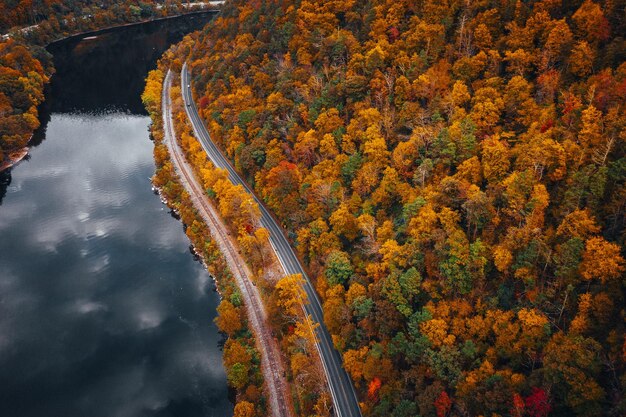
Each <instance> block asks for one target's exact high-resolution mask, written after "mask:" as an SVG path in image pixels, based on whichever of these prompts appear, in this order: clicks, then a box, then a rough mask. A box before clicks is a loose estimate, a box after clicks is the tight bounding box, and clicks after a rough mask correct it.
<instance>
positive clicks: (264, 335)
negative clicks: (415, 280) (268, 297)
mask: <svg viewBox="0 0 626 417" xmlns="http://www.w3.org/2000/svg"><path fill="white" fill-rule="evenodd" d="M171 85H172V73H171V71H168V72H167V75H166V77H165V80H164V81H163V93H162V97H161V98H162V104H161V106H162V111H163V130H164V132H163V133H164V136H163V141H164V142H165V145H166V146H167V148H168V151H169V153H170V155H171V158H172V164H173V166H174V168H175V170H176V172H177V174H178V175H179V178H180V181H181V183H182V185H183V186H184V187H185V189H186V190H187V192H188V193H189V196H190V198H191V200H192V202H193V204H194V206H195V207H196V209H198V211H199V213H200V214H201V215H202V217H203V219H204V221H205V222H206V224H207V226H208V227H209V229H210V231H211V236H212V237H213V239H214V240H215V242H216V243H217V244H218V246H219V248H220V251H221V252H222V254H223V255H224V258H225V259H226V262H227V263H228V266H229V268H230V270H231V272H232V273H233V276H234V277H235V280H236V282H237V286H238V287H239V289H240V291H241V295H242V297H243V299H244V305H245V307H246V312H247V314H248V320H250V324H251V327H252V330H253V331H254V333H255V336H256V337H255V339H256V342H257V348H258V349H259V352H261V368H262V371H263V375H264V377H265V384H266V387H267V391H268V393H267V394H268V397H269V403H270V410H271V415H272V416H273V417H291V416H292V413H291V407H290V400H289V387H288V385H287V383H286V381H285V377H284V375H285V370H284V368H283V366H284V365H283V362H282V360H281V353H280V348H279V347H278V343H277V341H276V340H275V339H274V337H273V335H272V331H271V329H270V326H269V323H268V320H267V313H266V311H265V308H264V307H263V302H262V300H261V295H260V294H259V292H258V290H257V288H256V287H255V286H254V284H253V283H252V281H251V277H252V273H251V272H250V270H249V269H248V266H247V265H246V263H245V260H244V259H243V258H242V256H241V255H240V254H239V252H238V250H237V246H236V243H235V242H233V240H232V239H231V238H230V236H229V235H228V233H227V232H226V230H227V229H226V226H225V225H224V223H223V221H222V219H221V217H220V216H219V213H218V212H217V210H216V209H215V207H214V206H213V205H212V204H211V202H210V201H209V198H208V196H207V195H206V193H205V192H204V190H203V187H202V185H201V184H200V182H199V181H198V180H197V178H196V177H195V176H194V173H193V169H192V168H191V166H190V165H189V163H188V162H187V160H186V159H185V156H184V155H183V152H182V150H181V149H180V147H179V146H178V143H177V142H176V139H175V137H176V133H175V132H174V128H173V126H172V105H171V97H170V87H171Z"/></svg>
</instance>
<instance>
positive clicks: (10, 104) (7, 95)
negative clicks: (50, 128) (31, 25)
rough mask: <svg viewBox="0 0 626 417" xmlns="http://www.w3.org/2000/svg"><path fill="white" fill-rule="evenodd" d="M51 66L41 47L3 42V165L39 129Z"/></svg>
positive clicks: (0, 70)
mask: <svg viewBox="0 0 626 417" xmlns="http://www.w3.org/2000/svg"><path fill="white" fill-rule="evenodd" d="M38 58H39V59H38ZM42 62H43V64H42ZM51 66H52V63H51V61H50V60H49V58H48V55H47V54H46V52H45V51H43V50H41V49H39V48H33V49H29V48H27V47H26V46H24V45H22V44H20V43H18V42H15V41H13V40H11V39H9V40H6V41H4V42H0V162H2V160H3V159H4V157H5V152H10V151H13V150H15V149H18V148H21V147H23V146H25V145H26V143H27V142H28V141H29V140H30V137H31V135H32V133H33V131H34V130H35V129H36V128H37V127H39V119H38V112H37V106H38V105H39V104H40V103H41V102H42V101H43V99H44V96H43V88H44V85H45V84H46V83H47V82H48V79H49V76H50V75H51V73H52V68H51Z"/></svg>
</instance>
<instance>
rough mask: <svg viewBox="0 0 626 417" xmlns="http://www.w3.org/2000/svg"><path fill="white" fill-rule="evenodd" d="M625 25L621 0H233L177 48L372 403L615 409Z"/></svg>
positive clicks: (402, 409) (404, 412)
mask: <svg viewBox="0 0 626 417" xmlns="http://www.w3.org/2000/svg"><path fill="white" fill-rule="evenodd" d="M625 24H626V19H625V16H624V3H623V2H622V1H590V0H585V1H568V2H565V1H560V0H543V1H528V2H522V1H515V0H503V1H488V0H487V1H472V2H465V1H456V0H448V1H443V2H436V1H429V0H421V1H414V2H409V1H404V0H400V1H385V0H372V1H368V2H358V1H323V2H322V1H312V0H303V1H291V0H275V1H269V0H268V1H261V0H257V1H242V0H239V1H231V2H227V3H226V4H225V5H224V6H223V9H222V11H221V14H220V16H219V17H218V18H217V19H216V20H215V21H214V22H213V23H212V24H210V25H209V26H208V27H207V28H206V29H205V30H204V31H203V32H202V33H200V34H197V35H192V37H190V38H188V39H187V40H186V41H184V45H183V46H181V47H179V49H178V50H177V58H176V59H174V63H173V64H174V65H179V66H180V63H181V62H183V61H185V60H188V61H189V65H190V67H191V71H192V74H193V82H194V89H195V90H196V93H197V103H198V105H199V107H200V113H201V115H202V116H203V117H204V119H205V120H206V123H207V125H208V127H209V131H210V133H211V135H212V138H213V139H214V140H216V141H217V142H219V143H220V144H221V147H222V149H223V150H224V151H225V153H227V155H228V157H230V159H231V160H232V161H233V162H234V164H235V166H236V168H237V169H238V170H239V171H240V172H241V173H243V174H244V175H245V177H246V179H247V180H248V181H249V183H251V184H253V185H254V188H255V190H256V191H257V193H258V194H259V195H261V196H262V198H263V200H264V202H265V203H266V205H267V206H268V207H269V208H270V209H271V210H272V211H273V212H274V213H275V214H276V216H278V218H279V219H280V220H281V221H282V222H283V224H284V225H285V227H286V229H287V230H288V231H290V239H291V240H292V242H293V243H294V245H295V246H296V247H297V250H298V253H299V255H300V257H301V258H302V259H303V260H304V261H305V263H306V265H307V267H308V269H309V271H310V272H311V275H312V276H313V277H314V278H315V282H316V288H317V291H318V293H319V294H320V296H321V298H322V299H323V307H324V317H325V324H326V325H327V327H328V329H329V330H330V332H331V334H332V337H333V341H334V345H335V346H336V348H337V349H338V350H339V351H340V352H341V353H342V356H343V360H344V365H345V368H346V369H347V371H348V373H349V375H350V376H351V378H352V380H353V382H354V384H355V386H356V389H357V391H358V393H359V398H360V401H362V412H363V414H364V415H367V416H394V417H409V416H417V415H419V416H424V417H426V416H438V417H443V416H478V415H484V416H495V415H503V416H532V417H541V416H547V415H555V416H571V415H577V416H600V415H613V416H618V415H623V414H624V412H625V411H626V408H625V407H626V403H625V402H624V384H626V368H625V359H626V343H625V339H624V325H625V318H626V317H625V310H624V295H625V294H624V289H625V284H626V282H625V280H624V271H625V266H626V264H625V262H624V238H625V235H624V222H625V211H624V210H625V203H626V187H625V186H624V181H625V179H626V155H625V149H626V148H625V147H626V133H625V132H626V130H625V129H624V127H625V123H626V113H625V110H626V109H625V107H624V104H625V101H624V99H625V97H626V64H625V63H624V58H625V54H626V43H625V42H626V41H625V40H624V38H623V35H624V33H626V27H625ZM283 330H284V331H285V332H289V331H293V328H291V330H290V329H289V328H287V327H285V328H284V329H283ZM292 365H293V363H292ZM314 414H315V411H314V409H313V408H311V409H308V410H302V415H314Z"/></svg>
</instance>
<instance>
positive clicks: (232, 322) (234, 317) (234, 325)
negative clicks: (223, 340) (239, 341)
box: [215, 299, 243, 336]
mask: <svg viewBox="0 0 626 417" xmlns="http://www.w3.org/2000/svg"><path fill="white" fill-rule="evenodd" d="M217 314H218V315H217V317H216V318H215V323H216V324H217V327H218V328H219V329H220V331H222V332H224V333H226V334H228V335H229V336H232V335H234V334H235V333H237V332H238V331H239V330H241V328H242V327H243V324H242V322H241V312H240V310H239V308H237V307H235V306H234V305H233V304H232V303H231V302H230V301H228V300H226V299H223V300H222V301H221V302H220V305H219V306H218V307H217Z"/></svg>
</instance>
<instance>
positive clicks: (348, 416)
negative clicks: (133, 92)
mask: <svg viewBox="0 0 626 417" xmlns="http://www.w3.org/2000/svg"><path fill="white" fill-rule="evenodd" d="M181 84H182V92H183V99H184V101H185V109H186V111H187V116H188V117H189V120H190V121H191V123H192V126H193V130H194V133H195V135H196V137H197V138H198V139H199V140H200V143H201V144H202V147H203V148H204V150H205V151H206V153H207V154H208V156H209V158H210V159H211V161H212V162H213V164H214V165H215V166H217V167H219V168H223V169H226V170H228V176H229V178H230V180H231V181H232V182H233V183H234V184H241V185H242V186H243V187H244V188H245V189H246V190H247V191H248V192H249V193H250V194H251V195H252V196H253V197H254V199H255V200H256V202H257V203H258V205H259V208H260V209H261V225H262V226H263V227H265V228H266V229H267V230H268V231H269V232H270V243H271V244H272V248H273V249H274V252H276V256H277V258H278V260H279V261H280V263H281V266H282V267H283V269H284V271H285V273H286V274H288V275H289V274H302V276H303V277H304V282H305V284H304V290H305V291H306V294H307V296H308V299H309V303H308V304H307V305H306V306H305V309H306V311H307V313H308V314H309V315H310V316H311V318H312V319H313V321H314V322H316V323H319V326H318V327H317V329H316V333H317V334H316V336H317V348H318V350H319V352H320V357H321V359H322V365H323V366H324V372H325V373H326V377H327V379H328V385H329V387H330V393H331V396H332V398H333V405H334V412H335V415H336V416H338V417H360V416H361V410H360V409H359V403H358V400H357V397H356V392H355V390H354V386H353V385H352V381H351V380H350V378H349V377H348V374H347V373H346V371H345V370H344V369H343V366H342V360H341V355H340V354H339V352H337V350H335V348H334V346H333V344H332V339H331V337H330V334H329V333H328V330H327V329H326V326H325V325H324V313H323V311H322V306H321V304H320V301H319V298H318V297H317V293H316V292H315V289H314V288H313V285H311V281H310V280H309V277H308V276H307V274H306V272H305V271H304V268H303V267H302V265H301V264H300V261H299V260H298V258H297V256H296V255H295V253H294V251H293V249H292V248H291V245H290V244H289V241H288V240H287V238H286V237H285V234H284V232H283V230H282V229H281V227H280V226H279V225H278V223H277V222H276V220H274V218H273V217H272V216H271V215H270V213H269V212H268V211H267V209H266V208H265V206H264V205H263V203H262V202H261V201H260V200H259V198H258V197H257V196H256V195H255V194H254V192H252V190H251V189H250V187H248V185H247V184H246V183H245V182H244V181H243V180H242V179H241V177H240V176H239V174H238V173H237V171H235V169H234V168H233V166H232V165H231V164H230V162H229V161H228V160H227V159H226V158H225V157H224V155H223V154H222V153H221V151H220V150H219V148H218V147H217V145H216V144H215V143H213V141H212V140H211V137H210V136H209V132H208V131H207V130H206V127H205V126H204V123H203V122H202V119H201V118H200V116H199V115H198V109H197V107H196V104H195V102H194V101H193V95H192V92H191V81H190V76H189V72H188V71H187V63H185V64H184V65H183V69H182V71H181Z"/></svg>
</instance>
